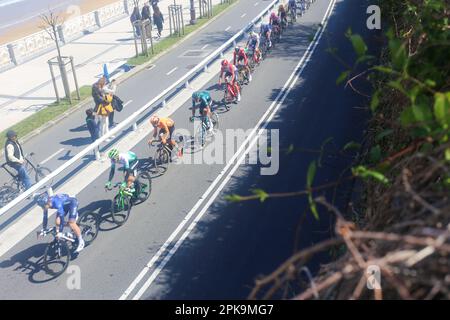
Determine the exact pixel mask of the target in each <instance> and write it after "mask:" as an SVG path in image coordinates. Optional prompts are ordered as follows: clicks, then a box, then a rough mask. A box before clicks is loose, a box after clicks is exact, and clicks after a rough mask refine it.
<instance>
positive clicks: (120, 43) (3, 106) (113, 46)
mask: <svg viewBox="0 0 450 320" xmlns="http://www.w3.org/2000/svg"><path fill="white" fill-rule="evenodd" d="M195 3H196V4H197V5H198V1H195ZM218 3H221V0H213V5H216V4H218ZM169 4H172V1H171V0H161V1H160V2H159V7H160V9H161V12H162V13H163V15H164V21H165V23H164V30H163V32H162V37H161V39H164V38H166V37H167V36H168V35H169V33H170V32H169V18H168V12H167V7H168V5H169ZM177 4H181V5H182V6H183V9H184V10H183V16H184V21H185V24H189V20H190V1H189V0H178V1H177ZM196 12H197V14H198V8H196ZM153 35H154V36H155V35H156V28H154V29H153ZM161 39H159V40H156V39H155V38H154V43H156V42H158V41H160V40H161ZM138 45H139V43H138ZM139 46H140V45H139ZM61 52H62V55H64V56H73V57H74V63H75V66H76V70H77V78H78V84H79V86H80V87H82V86H84V85H91V84H92V83H94V82H95V81H96V80H97V79H99V78H100V77H101V75H102V73H103V64H105V63H107V64H108V66H109V73H110V74H114V75H113V78H115V77H117V76H119V75H120V74H121V73H123V72H125V71H124V70H123V69H122V68H121V67H122V66H123V65H124V64H125V63H126V61H127V60H128V59H129V58H131V57H134V56H135V54H136V50H135V44H134V38H133V31H132V26H131V23H130V19H129V16H126V17H124V18H122V19H120V20H118V21H116V22H114V23H112V24H110V25H108V26H106V27H104V28H102V29H99V30H98V31H95V32H94V33H92V34H89V35H86V36H84V37H82V38H80V39H78V40H76V41H73V42H70V43H68V44H67V45H65V46H63V47H62V50H61ZM55 56H56V50H54V51H52V52H49V53H47V54H44V55H42V56H39V57H37V58H35V59H33V60H31V61H28V62H26V63H24V64H22V65H19V66H17V67H15V68H13V69H10V70H7V71H5V72H3V73H0V84H1V86H0V118H1V119H2V121H1V122H0V131H3V130H5V129H7V128H9V127H11V126H12V125H14V124H16V123H18V122H20V121H22V120H23V119H25V118H27V117H29V116H30V115H32V114H33V113H35V112H36V111H38V110H41V109H42V108H44V107H45V106H47V105H48V104H50V103H52V102H54V101H56V97H55V90H54V88H53V83H52V81H51V76H50V71H49V67H48V64H47V61H48V60H49V59H51V58H53V57H55ZM56 69H57V68H55V72H56V73H57V74H56V75H57V76H58V75H59V72H58V71H56ZM69 81H70V86H71V90H72V91H75V84H74V81H73V76H72V74H71V73H69ZM60 82H61V81H60V80H59V81H58V91H59V94H60V96H63V95H64V94H63V93H64V90H63V87H62V83H60Z"/></svg>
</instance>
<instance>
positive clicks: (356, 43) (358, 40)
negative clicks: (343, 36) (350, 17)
mask: <svg viewBox="0 0 450 320" xmlns="http://www.w3.org/2000/svg"><path fill="white" fill-rule="evenodd" d="M350 41H351V42H352V45H353V49H355V52H356V54H357V55H358V57H362V56H364V55H365V54H366V52H367V45H366V43H365V42H364V40H363V38H362V37H361V36H360V35H359V34H354V35H351V36H350Z"/></svg>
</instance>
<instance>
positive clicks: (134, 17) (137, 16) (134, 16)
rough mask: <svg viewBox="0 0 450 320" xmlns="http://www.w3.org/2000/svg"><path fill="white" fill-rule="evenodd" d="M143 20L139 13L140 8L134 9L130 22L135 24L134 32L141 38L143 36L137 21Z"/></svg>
mask: <svg viewBox="0 0 450 320" xmlns="http://www.w3.org/2000/svg"><path fill="white" fill-rule="evenodd" d="M141 19H142V17H141V13H140V12H139V8H138V7H134V9H133V13H132V14H131V16H130V21H131V23H132V24H133V27H134V32H135V36H136V37H140V36H141V30H140V29H139V27H138V26H137V25H136V23H135V22H136V21H140V20H141Z"/></svg>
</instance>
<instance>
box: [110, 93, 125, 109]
mask: <svg viewBox="0 0 450 320" xmlns="http://www.w3.org/2000/svg"><path fill="white" fill-rule="evenodd" d="M112 106H113V108H114V110H116V111H117V112H120V111H122V110H123V101H122V100H121V99H120V98H119V97H118V96H116V95H114V96H113V100H112Z"/></svg>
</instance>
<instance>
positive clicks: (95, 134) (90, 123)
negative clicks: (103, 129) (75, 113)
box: [86, 116, 100, 142]
mask: <svg viewBox="0 0 450 320" xmlns="http://www.w3.org/2000/svg"><path fill="white" fill-rule="evenodd" d="M86 125H87V127H88V130H89V133H90V134H91V138H92V142H94V141H95V140H97V139H98V138H99V136H100V129H99V127H98V123H97V121H95V117H93V116H92V117H86Z"/></svg>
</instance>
